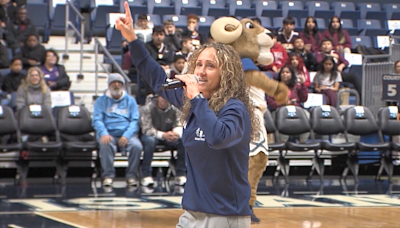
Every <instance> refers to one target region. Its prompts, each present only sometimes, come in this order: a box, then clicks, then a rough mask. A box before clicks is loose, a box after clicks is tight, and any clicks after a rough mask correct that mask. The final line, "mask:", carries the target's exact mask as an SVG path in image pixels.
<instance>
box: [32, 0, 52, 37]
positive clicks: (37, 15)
mask: <svg viewBox="0 0 400 228" xmlns="http://www.w3.org/2000/svg"><path fill="white" fill-rule="evenodd" d="M26 9H27V10H28V17H29V19H30V20H31V22H32V24H33V25H35V26H36V29H37V31H38V33H39V35H40V36H42V42H44V43H46V42H47V41H48V40H49V36H50V20H49V19H50V18H49V7H48V5H47V4H45V3H34V2H29V3H28V4H27V5H26Z"/></svg>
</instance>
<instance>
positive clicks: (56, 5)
mask: <svg viewBox="0 0 400 228" xmlns="http://www.w3.org/2000/svg"><path fill="white" fill-rule="evenodd" d="M49 4H50V6H49V7H50V20H51V27H50V34H51V35H65V23H66V22H65V8H66V7H67V6H66V5H65V1H64V3H63V1H59V0H58V1H55V0H51V1H50V3H49ZM69 20H70V21H72V22H73V24H74V26H75V27H76V28H77V29H78V30H79V23H80V20H79V18H77V16H76V12H75V11H74V10H73V9H72V8H71V7H70V8H69Z"/></svg>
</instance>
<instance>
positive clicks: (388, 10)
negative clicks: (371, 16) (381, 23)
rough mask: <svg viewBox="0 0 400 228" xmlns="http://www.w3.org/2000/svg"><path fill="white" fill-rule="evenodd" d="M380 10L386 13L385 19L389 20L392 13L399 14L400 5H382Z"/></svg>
mask: <svg viewBox="0 0 400 228" xmlns="http://www.w3.org/2000/svg"><path fill="white" fill-rule="evenodd" d="M382 9H383V10H384V11H385V12H386V14H387V15H386V18H387V19H388V20H391V18H392V14H393V13H394V12H400V3H397V4H395V3H387V4H383V5H382Z"/></svg>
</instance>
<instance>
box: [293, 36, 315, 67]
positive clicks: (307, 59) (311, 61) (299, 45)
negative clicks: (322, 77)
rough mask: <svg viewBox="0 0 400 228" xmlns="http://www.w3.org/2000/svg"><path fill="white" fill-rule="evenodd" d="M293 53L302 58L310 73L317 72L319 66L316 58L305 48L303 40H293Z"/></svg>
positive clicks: (298, 38)
mask: <svg viewBox="0 0 400 228" xmlns="http://www.w3.org/2000/svg"><path fill="white" fill-rule="evenodd" d="M290 52H291V53H296V54H297V55H300V57H301V58H302V60H303V62H304V65H305V66H306V68H307V70H308V71H317V70H318V69H317V64H316V63H315V58H314V55H313V53H312V52H310V51H308V50H307V49H306V48H305V44H304V41H303V39H302V38H300V37H297V38H295V39H293V49H292V50H291V51H290Z"/></svg>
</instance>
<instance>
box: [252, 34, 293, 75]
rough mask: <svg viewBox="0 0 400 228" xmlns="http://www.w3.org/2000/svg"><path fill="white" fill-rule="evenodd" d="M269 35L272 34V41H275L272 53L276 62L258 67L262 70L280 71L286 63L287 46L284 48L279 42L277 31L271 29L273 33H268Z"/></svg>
mask: <svg viewBox="0 0 400 228" xmlns="http://www.w3.org/2000/svg"><path fill="white" fill-rule="evenodd" d="M268 35H269V36H271V38H272V42H273V43H274V46H272V48H271V53H272V55H274V62H273V63H271V64H270V65H268V66H264V65H258V67H259V68H260V70H262V71H272V72H274V73H278V72H279V71H280V69H281V68H282V67H283V66H284V65H285V63H286V61H287V58H288V55H287V52H286V50H285V48H283V47H282V45H280V44H279V43H278V42H277V34H276V32H274V31H271V33H268Z"/></svg>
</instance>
